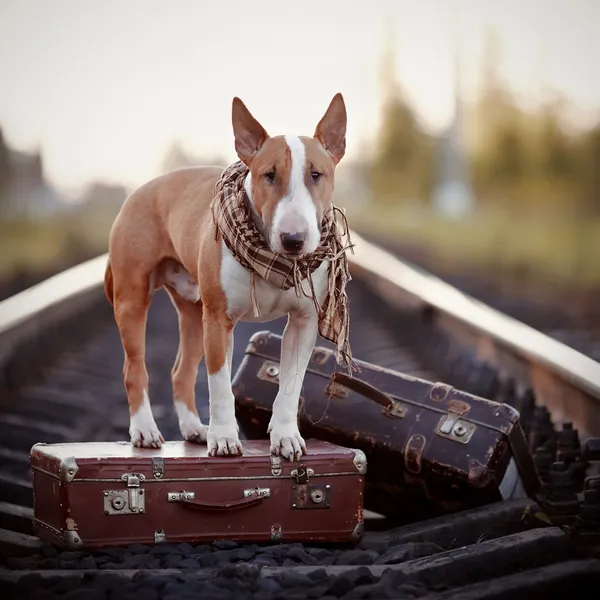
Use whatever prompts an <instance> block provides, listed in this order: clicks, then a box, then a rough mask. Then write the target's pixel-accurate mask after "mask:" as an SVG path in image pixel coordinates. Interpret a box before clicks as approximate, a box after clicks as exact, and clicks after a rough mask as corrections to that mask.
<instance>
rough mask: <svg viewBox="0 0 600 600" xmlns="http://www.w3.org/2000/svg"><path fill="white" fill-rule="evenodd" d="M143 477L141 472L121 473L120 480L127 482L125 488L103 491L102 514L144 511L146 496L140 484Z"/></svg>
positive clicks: (138, 512)
mask: <svg viewBox="0 0 600 600" xmlns="http://www.w3.org/2000/svg"><path fill="white" fill-rule="evenodd" d="M145 479H146V478H145V477H144V475H142V474H141V473H123V475H121V481H124V482H125V483H126V484H127V489H125V490H104V491H103V495H104V514H105V515H131V514H143V513H144V512H145V511H146V496H145V494H144V490H143V489H142V488H141V487H140V484H141V482H142V481H144V480H145Z"/></svg>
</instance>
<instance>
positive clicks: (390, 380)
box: [233, 331, 539, 523]
mask: <svg viewBox="0 0 600 600" xmlns="http://www.w3.org/2000/svg"><path fill="white" fill-rule="evenodd" d="M280 352H281V337H280V336H279V335H275V334H273V333H270V332H268V331H262V332H259V333H256V334H254V335H253V336H252V337H251V338H250V341H249V344H248V346H247V348H246V352H245V356H244V358H243V360H242V363H241V364H240V367H239V368H238V370H237V372H236V374H235V376H234V378H233V388H234V394H235V397H236V409H237V415H238V420H239V422H240V426H241V427H242V429H243V430H244V433H245V434H246V436H248V437H249V438H260V437H263V436H264V435H265V431H266V427H267V424H268V422H269V419H270V416H271V409H272V405H273V401H274V399H275V396H276V394H277V390H278V384H279V382H278V373H279V357H280ZM356 363H357V365H358V366H359V368H360V372H358V373H356V374H354V376H353V378H352V379H351V378H349V377H348V375H346V374H345V373H341V372H336V361H335V356H334V354H333V352H332V351H331V350H329V349H328V348H325V347H319V346H318V347H316V348H315V350H314V352H313V354H312V357H311V360H310V362H309V365H308V370H307V372H306V376H305V378H304V386H303V390H302V395H301V398H300V406H299V421H300V430H301V432H302V434H303V436H304V437H305V438H306V437H310V438H318V439H323V440H327V441H330V442H333V443H336V444H341V445H349V446H351V447H354V448H359V449H361V450H363V451H364V452H365V454H366V456H367V460H368V462H369V472H368V474H367V476H366V481H365V507H366V508H368V509H371V510H374V511H377V512H379V513H382V514H384V515H386V516H388V517H390V518H392V519H394V520H396V521H398V522H399V523H405V522H410V521H414V520H416V519H421V518H429V517H432V516H436V515H440V514H444V513H448V512H454V511H458V510H464V509H467V508H471V507H475V506H481V505H483V504H486V503H489V502H495V501H499V500H502V499H503V498H505V499H507V498H516V497H523V496H526V495H528V496H530V497H533V496H534V495H535V494H536V492H537V491H538V488H539V481H538V477H537V473H536V470H535V467H534V464H533V460H532V457H531V456H530V454H529V451H528V449H527V443H526V439H525V436H524V433H523V430H522V428H521V426H520V424H519V414H518V412H517V411H516V410H515V409H514V408H512V407H511V406H509V405H507V404H500V403H498V402H492V401H489V400H486V399H484V398H480V397H477V396H474V395H471V394H468V393H466V392H463V391H460V390H457V389H455V388H453V387H451V386H450V385H447V384H444V383H438V382H431V381H426V380H423V379H418V378H415V377H411V376H408V375H404V374H402V373H398V372H395V371H392V370H389V369H384V368H381V367H378V366H377V365H373V364H370V363H367V362H363V361H359V360H357V361H356ZM315 450H316V448H311V445H310V444H309V445H308V452H309V453H310V452H311V451H315Z"/></svg>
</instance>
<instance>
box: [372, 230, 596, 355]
mask: <svg viewBox="0 0 600 600" xmlns="http://www.w3.org/2000/svg"><path fill="white" fill-rule="evenodd" d="M366 238H367V239H368V240H370V241H371V236H366ZM383 247H384V248H385V249H386V250H388V251H389V252H391V253H392V254H395V255H400V256H403V257H406V256H407V257H410V261H411V263H412V264H413V265H414V266H418V267H419V268H422V269H425V270H427V271H428V272H430V273H433V274H435V275H436V276H438V277H440V278H441V279H443V280H444V281H446V282H447V283H449V284H450V285H452V286H453V287H456V288H458V289H460V290H462V291H464V292H466V293H467V294H469V295H470V296H472V297H473V298H476V299H477V300H480V301H481V302H484V303H485V304H487V305H488V306H490V307H492V308H495V309H496V310H499V311H501V312H502V313H504V314H506V315H510V316H511V317H513V318H515V319H518V320H519V321H522V322H523V323H526V324H527V325H529V326H531V327H534V328H535V329H537V330H539V331H541V332H543V333H545V334H546V335H548V336H549V337H551V338H553V339H555V340H558V341H559V342H561V343H563V344H566V345H567V346H570V347H571V348H574V349H575V350H577V351H578V352H581V353H582V354H585V355H586V356H588V357H590V358H592V359H593V360H595V361H596V362H600V289H596V290H594V291H589V292H583V291H579V292H578V293H576V294H573V293H571V292H570V291H568V292H565V291H562V292H557V291H556V290H545V291H543V292H541V293H540V290H539V289H537V288H533V287H532V286H531V285H530V286H528V288H527V289H525V288H524V287H520V288H519V289H518V291H515V289H514V285H513V286H512V288H513V289H506V286H504V285H502V283H498V282H497V281H490V280H486V279H485V278H481V277H477V276H474V275H473V274H472V273H471V274H466V275H465V273H464V270H463V272H462V273H460V272H459V273H456V272H444V271H443V270H441V269H439V268H436V264H435V260H434V259H432V258H431V257H429V256H427V255H426V254H424V253H423V252H422V251H418V250H417V249H414V248H412V249H411V248H406V247H400V246H399V245H398V244H397V243H394V242H390V241H387V242H385V243H384V244H383ZM404 260H405V261H406V258H404ZM546 292H550V294H548V293H546ZM549 295H550V296H551V298H549Z"/></svg>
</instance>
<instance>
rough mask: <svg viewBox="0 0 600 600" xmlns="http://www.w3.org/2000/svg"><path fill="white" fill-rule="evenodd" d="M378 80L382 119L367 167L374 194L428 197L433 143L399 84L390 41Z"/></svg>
mask: <svg viewBox="0 0 600 600" xmlns="http://www.w3.org/2000/svg"><path fill="white" fill-rule="evenodd" d="M380 84H381V85H380V87H381V90H382V96H383V110H382V119H381V124H380V127H379V132H378V135H377V141H376V144H375V148H376V150H375V155H374V156H373V160H372V161H371V165H370V170H369V182H370V186H371V190H372V192H373V198H374V200H375V202H380V203H383V204H397V203H398V202H402V201H403V200H404V201H406V200H411V201H412V200H415V199H417V200H419V201H424V200H429V198H430V195H431V191H432V188H433V182H434V173H433V168H434V167H433V165H434V153H433V143H432V140H431V138H430V136H428V135H427V134H426V133H425V132H424V131H423V130H422V128H421V127H420V126H419V123H418V120H417V117H416V115H415V112H414V111H413V109H412V107H411V106H410V105H409V104H408V102H407V101H406V100H405V98H404V94H403V93H402V91H401V88H400V85H399V84H398V81H397V79H396V73H395V60H394V47H393V44H392V43H391V42H390V43H388V44H387V46H386V48H385V50H384V54H383V57H382V61H381V70H380Z"/></svg>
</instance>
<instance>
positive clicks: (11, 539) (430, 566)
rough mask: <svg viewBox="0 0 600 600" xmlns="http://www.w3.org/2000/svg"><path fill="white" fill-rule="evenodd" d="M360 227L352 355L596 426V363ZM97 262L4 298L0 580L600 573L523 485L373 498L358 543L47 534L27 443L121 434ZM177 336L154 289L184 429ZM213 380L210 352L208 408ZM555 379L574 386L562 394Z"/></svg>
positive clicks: (571, 582)
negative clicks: (385, 501) (438, 503)
mask: <svg viewBox="0 0 600 600" xmlns="http://www.w3.org/2000/svg"><path fill="white" fill-rule="evenodd" d="M353 241H354V242H355V244H356V248H355V254H354V255H350V262H351V269H352V273H353V276H354V278H355V281H353V282H352V283H351V284H350V290H349V294H350V301H351V311H352V321H351V340H352V344H353V349H354V354H355V356H356V357H357V358H361V359H364V360H369V361H371V362H377V363H378V364H380V365H381V366H384V367H389V368H392V369H396V370H400V371H403V372H406V373H409V374H412V375H416V376H420V377H424V378H427V379H434V378H438V379H442V380H444V381H447V382H449V383H451V384H452V385H456V386H461V387H463V388H464V389H467V390H468V391H471V392H472V393H478V394H479V395H482V396H485V397H490V398H494V399H498V400H501V401H508V402H510V403H511V404H513V405H517V406H519V408H521V407H527V402H526V400H530V401H531V400H533V399H535V401H536V402H537V403H538V404H545V405H546V406H548V407H549V408H550V409H551V411H552V410H553V407H554V409H556V407H557V406H558V407H559V409H560V408H561V407H562V411H563V412H562V413H560V414H558V415H557V414H553V415H552V416H553V419H554V421H555V422H557V421H560V420H563V419H569V420H572V421H574V422H575V423H576V424H577V426H578V427H581V429H583V431H585V432H587V433H589V434H590V435H599V433H598V427H597V420H594V419H593V418H592V419H588V418H587V417H588V415H587V412H586V411H593V407H594V406H596V409H597V402H598V400H599V395H598V389H600V386H599V385H598V372H597V371H596V370H595V369H598V364H597V363H594V362H593V361H589V359H588V360H582V356H581V355H580V354H579V353H577V352H575V351H573V350H572V349H570V348H568V347H566V346H564V345H563V344H560V343H558V342H555V341H553V340H550V339H549V338H547V337H546V336H544V335H536V332H535V331H533V333H532V331H531V330H530V328H527V327H525V326H521V324H520V323H518V322H516V321H514V319H509V318H507V317H505V316H504V315H502V314H500V313H498V312H496V311H493V310H491V309H489V308H488V307H486V306H484V305H481V304H480V303H477V302H476V301H474V300H472V299H471V298H469V297H468V296H465V295H464V294H462V293H461V292H459V291H457V290H455V289H454V288H452V287H451V286H448V285H447V284H443V283H442V282H441V281H440V280H437V279H436V278H434V277H431V276H428V275H426V274H424V273H422V272H419V271H418V270H417V269H413V268H411V267H409V266H408V265H406V264H405V263H403V262H402V261H400V260H398V259H396V258H394V257H393V256H392V255H391V254H390V253H388V252H385V251H382V250H381V249H380V248H378V247H377V246H376V245H373V244H370V243H367V242H366V241H364V240H363V239H361V238H360V237H359V236H358V235H357V234H353ZM105 261H106V255H102V256H99V257H97V258H96V259H93V260H92V261H88V262H86V263H83V264H81V265H78V266H77V267H74V268H73V269H69V270H67V271H65V272H63V273H60V274H59V275H57V276H55V277H53V278H51V279H49V280H47V281H45V282H43V283H41V284H39V285H37V286H34V287H33V288H31V289H29V290H26V291H25V292H22V293H21V294H18V295H17V296H14V297H12V298H9V299H8V300H5V301H3V302H1V303H0V370H1V371H0V589H2V590H4V588H5V587H6V589H7V590H8V592H9V593H12V594H14V597H19V598H25V597H27V596H26V594H25V595H24V592H26V591H29V592H31V593H32V594H33V597H35V595H36V594H38V595H41V594H42V591H43V593H45V594H46V596H44V597H62V596H63V595H65V594H66V593H68V592H70V591H73V592H74V591H75V590H78V591H79V592H80V593H81V594H83V596H82V597H87V596H85V594H89V596H90V597H104V596H98V594H100V593H104V591H106V593H110V594H112V595H111V596H110V597H112V598H119V597H121V596H120V595H119V593H120V594H123V595H124V597H134V596H136V595H139V594H138V593H139V592H140V589H143V590H145V591H148V592H149V593H151V595H152V597H159V598H162V597H165V598H166V597H171V596H173V595H178V596H181V595H182V594H183V595H185V594H187V593H189V594H193V593H196V594H197V593H202V594H205V595H206V597H219V598H224V597H232V598H241V599H244V598H256V597H260V598H265V599H268V598H276V597H282V596H284V595H289V596H290V597H294V598H301V597H321V596H329V597H331V596H335V597H344V598H356V597H363V598H388V597H389V598H401V597H427V598H445V597H449V594H451V593H454V592H455V591H456V590H457V589H459V588H460V593H464V594H466V595H467V597H469V598H473V599H475V598H480V599H483V598H495V599H496V600H498V599H503V598H506V599H507V600H508V599H509V598H510V600H515V599H516V598H520V597H523V598H527V597H533V596H535V595H536V594H537V596H538V597H545V596H548V594H550V593H551V592H552V593H561V592H562V591H563V590H572V589H573V586H575V585H579V586H581V585H583V584H584V583H595V585H597V584H598V582H600V560H597V559H590V558H585V557H582V556H581V554H580V553H579V552H578V551H575V550H574V548H573V545H572V543H571V540H570V538H569V536H568V535H566V534H565V532H564V531H563V530H561V529H560V528H559V527H556V526H548V522H547V520H545V517H544V515H543V514H542V513H541V510H540V506H539V505H538V503H537V502H535V501H533V500H531V499H524V498H517V499H513V500H505V501H503V502H500V503H498V504H494V505H488V506H485V507H482V508H478V509H474V510H470V511H465V512H464V513H459V514H454V515H449V516H445V517H440V518H436V519H429V520H425V521H422V522H419V523H415V524H412V525H408V526H403V527H397V526H396V525H394V524H393V523H391V524H390V523H388V522H387V521H386V520H385V519H383V520H382V519H378V518H377V515H368V514H367V515H366V529H367V532H366V534H365V537H364V539H363V541H362V542H361V543H360V544H359V546H357V547H355V548H345V547H344V548H324V547H317V546H309V545H301V544H282V545H281V546H279V547H277V546H267V547H263V546H260V545H249V546H248V545H239V546H238V545H236V544H232V543H219V542H217V543H215V544H213V545H198V546H191V545H189V544H166V545H159V546H156V547H152V548H150V547H147V546H140V545H135V544H133V545H132V546H130V547H128V548H122V549H108V550H107V551H101V552H92V553H87V552H79V551H77V550H75V551H70V552H60V551H57V550H56V549H53V548H52V547H49V546H48V545H47V544H43V543H41V542H40V541H39V540H38V539H37V538H35V537H34V536H32V528H31V518H32V509H31V507H32V489H31V482H30V481H29V479H28V476H27V469H28V450H29V448H30V447H31V445H32V444H33V443H35V442H38V441H45V442H48V443H51V442H61V441H96V440H104V441H114V440H124V439H127V429H128V411H127V403H126V400H125V395H124V389H123V385H122V377H121V369H122V349H121V348H120V341H119V338H118V333H117V330H116V326H115V324H114V319H113V317H112V313H111V310H110V306H109V304H108V302H107V301H106V299H105V297H104V291H103V276H104V266H105ZM282 326H283V324H282V323H281V322H279V323H277V322H274V323H273V324H269V329H271V330H273V331H274V332H276V333H277V332H280V331H281V329H282ZM257 327H258V328H260V329H264V327H265V325H264V324H258V325H251V324H240V326H239V327H238V328H237V329H236V344H235V346H236V350H235V352H234V368H235V365H236V363H239V361H240V358H241V355H242V354H243V351H244V347H245V345H246V341H247V340H248V338H249V336H250V335H251V334H252V333H254V331H255V330H256V328H257ZM74 338H77V340H78V342H79V343H77V342H74V341H73V339H74ZM176 349H177V318H176V315H175V312H174V310H173V309H172V307H171V306H170V304H169V301H168V298H167V297H166V296H165V295H164V294H159V295H158V296H157V297H156V299H155V301H154V302H153V304H152V307H151V309H150V315H149V321H148V352H147V360H148V362H149V371H150V375H151V386H152V389H151V397H152V398H153V400H152V402H153V407H154V409H155V415H156V417H157V420H158V422H159V424H160V427H161V430H162V432H163V434H164V435H165V436H166V437H167V439H174V438H178V437H179V432H178V426H177V420H176V417H175V415H174V413H173V410H172V407H171V400H170V397H171V390H170V380H169V377H168V371H169V369H170V366H171V363H172V360H173V359H174V357H175V353H176ZM583 358H585V357H583ZM35 363H39V365H40V366H41V367H42V368H43V369H44V371H45V373H44V374H43V376H42V377H35V376H34V375H33V373H32V366H34V364H35ZM571 364H572V365H574V366H573V368H571ZM589 368H591V373H588V372H587V370H589ZM205 387H206V377H205V374H204V370H203V369H200V373H199V377H198V387H197V398H198V408H199V412H200V416H201V417H202V418H203V419H206V418H207V417H208V398H207V395H206V392H205V390H203V389H202V388H205ZM556 388H558V389H560V390H562V391H561V392H560V393H561V394H569V395H570V396H571V397H574V398H575V400H573V401H572V402H571V403H569V402H565V403H564V406H562V405H560V404H559V403H558V404H557V402H556V400H555V397H556V395H557V392H556ZM3 391H4V392H9V393H10V395H9V394H8V393H2V392H3ZM576 394H579V396H577V397H575V395H576ZM584 409H585V410H584ZM559 412H560V411H559ZM540 414H541V417H544V414H543V413H540ZM546 415H547V413H546ZM523 417H524V420H525V413H523ZM537 417H539V414H538V415H537ZM537 417H536V418H537ZM536 418H534V415H532V414H529V416H528V417H527V422H528V425H527V428H528V429H531V430H534V429H535V427H537V425H536V424H535V421H536ZM578 419H579V421H581V423H583V424H584V426H582V425H581V424H580V423H579V421H578ZM586 419H587V420H586ZM541 420H542V421H543V418H542V419H541ZM537 421H540V418H537ZM538 425H539V423H538ZM542 425H544V424H543V423H542ZM544 427H545V428H546V430H545V431H546V434H548V435H550V434H549V433H548V425H544ZM550 429H552V425H550ZM569 433H572V431H567V434H569ZM552 435H555V434H554V432H551V436H552ZM534 437H535V436H534ZM599 506H600V505H599ZM571 508H573V507H571ZM597 510H600V509H597ZM367 517H368V518H367ZM599 521H600V519H599ZM50 588H51V589H52V591H51V592H50V591H49V589H50ZM150 590H152V592H150ZM226 590H227V591H226ZM357 590H358V592H360V593H358V592H357ZM503 590H504V591H503ZM101 591H102V592H101ZM49 594H52V595H49ZM226 594H229V595H226ZM307 594H309V595H308V596H307ZM571 595H573V596H574V597H578V598H584V597H586V596H585V595H579V596H576V595H574V594H571ZM3 597H13V596H3Z"/></svg>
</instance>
